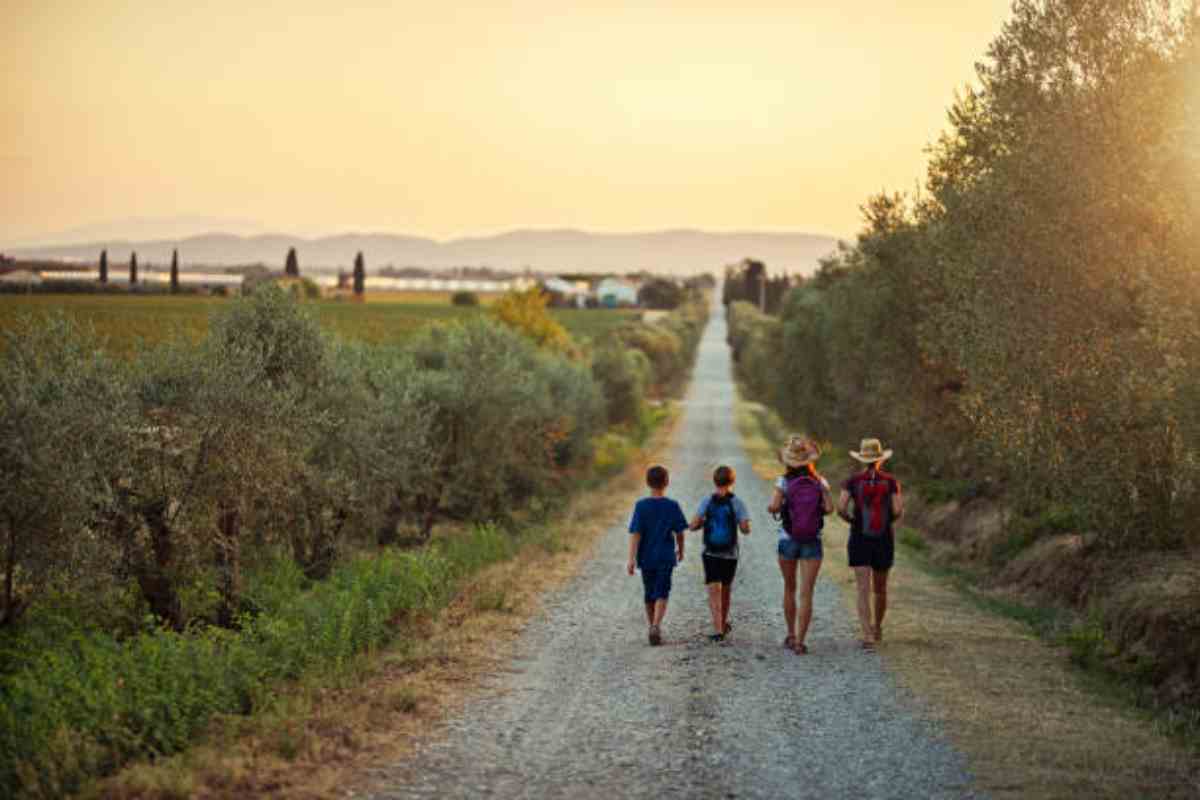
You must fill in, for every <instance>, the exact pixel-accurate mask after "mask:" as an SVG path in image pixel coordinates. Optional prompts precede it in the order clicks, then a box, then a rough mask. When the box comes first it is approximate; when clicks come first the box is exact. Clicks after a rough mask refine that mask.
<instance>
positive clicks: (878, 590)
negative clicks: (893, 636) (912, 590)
mask: <svg viewBox="0 0 1200 800" xmlns="http://www.w3.org/2000/svg"><path fill="white" fill-rule="evenodd" d="M888 574H889V572H888V570H882V571H876V572H874V573H873V574H872V584H873V585H874V589H875V638H876V639H879V638H882V636H881V634H880V631H882V630H883V615H884V614H886V613H887V602H888V601H887V584H888Z"/></svg>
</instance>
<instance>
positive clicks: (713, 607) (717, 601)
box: [704, 583, 725, 633]
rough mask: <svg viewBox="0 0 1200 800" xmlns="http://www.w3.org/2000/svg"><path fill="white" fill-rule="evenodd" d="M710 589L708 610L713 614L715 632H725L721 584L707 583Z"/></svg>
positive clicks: (706, 587)
mask: <svg viewBox="0 0 1200 800" xmlns="http://www.w3.org/2000/svg"><path fill="white" fill-rule="evenodd" d="M704 588H705V589H707V590H708V611H709V614H711V615H712V624H713V633H724V632H725V625H724V624H723V621H722V619H721V584H719V583H709V584H705V586H704Z"/></svg>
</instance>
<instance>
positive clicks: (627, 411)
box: [592, 345, 649, 425]
mask: <svg viewBox="0 0 1200 800" xmlns="http://www.w3.org/2000/svg"><path fill="white" fill-rule="evenodd" d="M635 354H637V355H640V356H641V363H639V359H638V357H637V355H635ZM641 364H646V365H647V366H648V365H649V362H648V361H647V360H646V358H645V355H644V354H643V353H641V351H639V350H626V349H624V348H622V347H619V346H615V345H610V346H607V347H603V348H601V349H600V350H599V351H597V352H596V355H595V356H594V357H593V358H592V377H594V378H595V379H596V381H597V382H598V383H599V384H600V389H601V392H602V394H603V395H604V404H605V417H606V418H607V420H608V424H609V425H637V424H638V422H639V421H640V420H641V418H642V411H643V406H644V405H645V400H644V395H645V382H644V381H645V378H644V375H643V370H642V369H640V368H639V367H640V366H641Z"/></svg>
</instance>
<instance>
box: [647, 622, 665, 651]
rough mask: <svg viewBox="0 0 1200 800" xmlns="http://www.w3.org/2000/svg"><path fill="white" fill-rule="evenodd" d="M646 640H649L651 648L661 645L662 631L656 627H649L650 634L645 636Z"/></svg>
mask: <svg viewBox="0 0 1200 800" xmlns="http://www.w3.org/2000/svg"><path fill="white" fill-rule="evenodd" d="M646 638H648V639H649V640H650V645H651V646H652V647H657V646H658V645H660V644H662V631H661V630H659V628H658V626H657V625H651V626H650V632H649V633H648V634H647V636H646Z"/></svg>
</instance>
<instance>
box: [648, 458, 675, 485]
mask: <svg viewBox="0 0 1200 800" xmlns="http://www.w3.org/2000/svg"><path fill="white" fill-rule="evenodd" d="M670 482H671V474H670V473H669V472H667V468H666V467H664V466H663V465H661V464H655V465H654V466H653V467H651V468H650V469H648V470H646V485H647V486H649V487H650V488H651V489H665V488H667V484H668V483H670Z"/></svg>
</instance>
